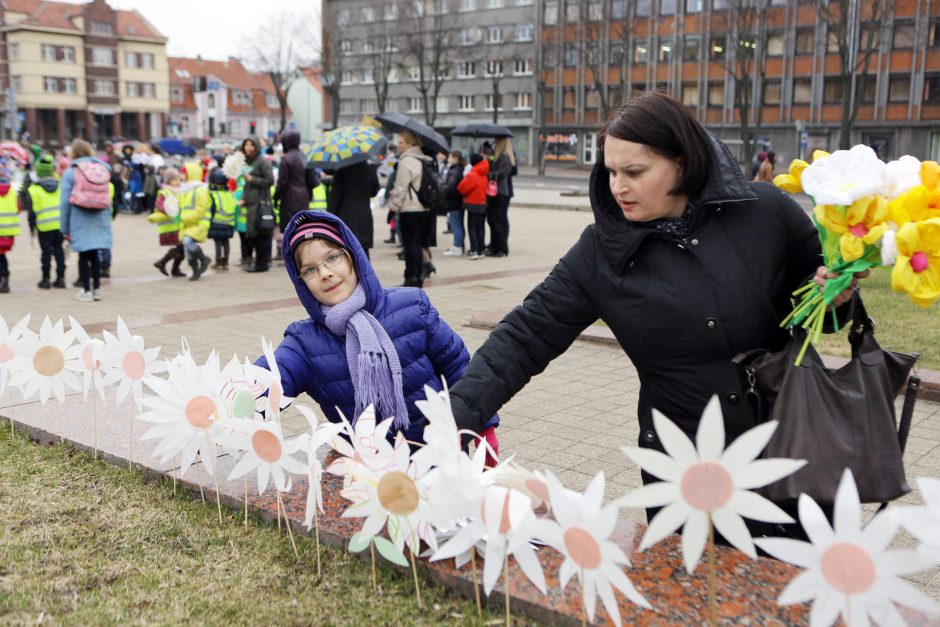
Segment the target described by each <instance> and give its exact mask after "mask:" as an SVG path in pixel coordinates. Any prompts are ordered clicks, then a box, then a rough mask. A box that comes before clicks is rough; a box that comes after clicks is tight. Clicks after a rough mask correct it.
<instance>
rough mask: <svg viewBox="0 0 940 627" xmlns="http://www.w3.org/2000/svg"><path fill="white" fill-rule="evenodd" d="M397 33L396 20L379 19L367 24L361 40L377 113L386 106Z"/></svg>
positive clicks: (397, 50) (394, 65)
mask: <svg viewBox="0 0 940 627" xmlns="http://www.w3.org/2000/svg"><path fill="white" fill-rule="evenodd" d="M399 35H400V30H399V28H397V23H396V22H389V21H385V20H379V21H376V22H374V23H373V24H371V25H369V27H368V29H367V31H366V36H365V39H364V41H363V46H364V49H365V54H364V56H363V59H362V61H363V63H364V65H365V68H366V69H367V70H368V71H370V72H371V73H372V88H373V89H374V90H375V102H376V106H377V107H378V111H379V113H382V112H384V111H386V109H387V108H388V91H389V85H390V84H391V82H392V75H393V74H392V71H393V70H394V69H395V67H396V65H397V62H398V56H399V43H398V42H399Z"/></svg>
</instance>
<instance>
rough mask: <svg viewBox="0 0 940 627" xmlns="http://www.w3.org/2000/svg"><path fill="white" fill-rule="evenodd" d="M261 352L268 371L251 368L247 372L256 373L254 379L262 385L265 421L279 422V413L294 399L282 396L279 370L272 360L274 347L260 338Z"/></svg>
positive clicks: (275, 361)
mask: <svg viewBox="0 0 940 627" xmlns="http://www.w3.org/2000/svg"><path fill="white" fill-rule="evenodd" d="M261 350H262V351H263V352H264V357H265V360H266V361H267V362H268V370H265V369H264V368H259V367H256V366H253V367H252V368H253V369H254V370H253V369H249V372H254V373H256V379H257V380H258V381H260V382H261V383H263V384H264V386H265V388H266V390H265V391H266V394H265V395H264V396H262V397H261V399H260V400H261V402H262V403H263V405H264V408H263V409H262V411H263V412H264V415H265V419H267V420H280V416H281V411H282V410H283V409H285V408H286V407H287V406H288V405H290V404H291V401H293V400H294V399H292V398H289V397H286V396H284V386H283V384H282V383H281V369H280V367H278V365H277V359H275V358H274V346H273V345H271V344H270V343H269V342H268V341H267V340H265V339H264V338H261Z"/></svg>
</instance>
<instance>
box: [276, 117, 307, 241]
mask: <svg viewBox="0 0 940 627" xmlns="http://www.w3.org/2000/svg"><path fill="white" fill-rule="evenodd" d="M281 146H282V147H283V148H284V156H283V157H281V165H280V166H279V167H278V169H277V186H276V187H275V188H274V201H275V202H276V203H278V206H279V207H280V218H281V219H280V226H281V232H282V233H283V232H284V230H285V229H286V228H287V223H288V222H290V219H291V218H293V217H294V216H295V215H296V214H297V212H299V211H303V210H304V209H307V208H308V205H309V204H310V189H309V188H308V187H307V178H306V175H305V172H304V166H305V163H304V155H303V153H302V152H300V133H298V132H297V131H287V132H286V133H284V135H283V136H282V137H281Z"/></svg>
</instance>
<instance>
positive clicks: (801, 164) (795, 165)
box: [789, 159, 809, 181]
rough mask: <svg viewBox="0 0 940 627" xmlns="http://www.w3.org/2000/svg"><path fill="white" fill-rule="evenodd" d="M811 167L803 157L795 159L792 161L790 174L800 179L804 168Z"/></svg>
mask: <svg viewBox="0 0 940 627" xmlns="http://www.w3.org/2000/svg"><path fill="white" fill-rule="evenodd" d="M808 167H809V164H808V163H806V162H805V161H803V160H802V159H794V160H793V161H791V162H790V170H789V172H790V176H792V177H793V178H795V179H796V180H798V181H799V180H800V175H801V174H803V170H805V169H806V168H808Z"/></svg>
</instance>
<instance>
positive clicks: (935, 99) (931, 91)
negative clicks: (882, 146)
mask: <svg viewBox="0 0 940 627" xmlns="http://www.w3.org/2000/svg"><path fill="white" fill-rule="evenodd" d="M14 78H16V77H14ZM924 103H926V104H940V74H927V75H926V76H924Z"/></svg>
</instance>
